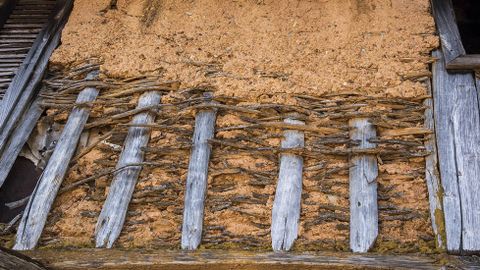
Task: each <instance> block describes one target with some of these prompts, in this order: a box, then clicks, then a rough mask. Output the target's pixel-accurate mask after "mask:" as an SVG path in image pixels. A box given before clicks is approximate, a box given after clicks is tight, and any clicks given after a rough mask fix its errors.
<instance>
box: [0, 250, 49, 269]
mask: <svg viewBox="0 0 480 270" xmlns="http://www.w3.org/2000/svg"><path fill="white" fill-rule="evenodd" d="M0 269H2V270H11V269H22V270H45V269H46V268H45V267H44V266H43V265H42V264H40V263H39V262H37V261H34V260H33V259H31V258H28V257H27V256H25V255H23V254H20V253H18V252H15V251H13V250H7V249H4V248H2V247H0Z"/></svg>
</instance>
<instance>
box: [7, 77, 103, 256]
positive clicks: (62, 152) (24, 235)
mask: <svg viewBox="0 0 480 270" xmlns="http://www.w3.org/2000/svg"><path fill="white" fill-rule="evenodd" d="M96 75H97V74H96V73H95V72H92V73H90V74H89V75H88V76H87V79H93V78H94V77H96ZM97 95H98V90H97V89H95V88H90V87H89V88H85V89H83V90H82V91H81V92H80V94H79V95H78V97H77V101H76V103H77V104H83V105H82V106H78V107H74V108H73V110H72V112H71V113H70V116H69V117H68V120H67V123H66V124H65V127H64V128H63V131H62V134H61V136H60V138H59V140H58V142H57V145H56V147H55V149H54V151H53V153H52V156H51V157H50V160H49V161H48V164H47V166H46V167H45V170H44V171H43V174H42V176H41V177H40V179H39V181H38V183H37V186H36V187H35V190H34V191H33V194H32V196H30V200H29V201H28V205H27V207H26V208H25V212H24V214H23V216H22V219H21V221H20V225H19V227H18V231H17V237H16V241H15V246H14V249H15V250H29V249H33V248H35V246H36V245H37V242H38V240H39V238H40V236H41V234H42V231H43V227H44V226H45V223H46V221H47V216H48V213H49V212H50V209H51V207H52V204H53V202H54V201H55V197H56V196H57V192H58V189H59V188H60V185H61V184H62V181H63V178H64V177H65V174H66V172H67V169H68V164H69V163H70V160H71V159H72V156H73V154H74V153H75V149H76V146H77V143H78V140H79V138H80V135H81V133H82V131H83V127H84V126H85V123H86V122H87V119H88V116H89V113H90V108H89V107H88V106H85V103H90V102H92V101H94V100H95V99H96V97H97Z"/></svg>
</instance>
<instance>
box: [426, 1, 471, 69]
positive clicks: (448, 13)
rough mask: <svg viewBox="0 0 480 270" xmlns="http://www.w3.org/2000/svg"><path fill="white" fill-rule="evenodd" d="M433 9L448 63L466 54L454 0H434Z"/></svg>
mask: <svg viewBox="0 0 480 270" xmlns="http://www.w3.org/2000/svg"><path fill="white" fill-rule="evenodd" d="M432 11H433V16H434V17H435V23H436V24H437V29H438V33H439V36H440V41H441V43H442V50H443V52H444V55H445V58H444V59H445V61H446V63H449V62H450V61H452V60H454V59H455V58H457V57H459V56H461V55H465V49H464V48H463V44H462V40H461V38H460V32H459V31H458V27H457V22H456V20H455V11H454V10H453V5H452V0H432Z"/></svg>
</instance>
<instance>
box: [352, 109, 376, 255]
mask: <svg viewBox="0 0 480 270" xmlns="http://www.w3.org/2000/svg"><path fill="white" fill-rule="evenodd" d="M349 125H350V128H351V129H350V139H352V140H356V141H358V142H359V145H358V146H356V147H355V148H358V149H368V148H375V147H376V145H375V144H374V143H370V142H369V140H370V139H374V138H375V137H376V136H377V135H376V130H375V127H374V126H373V125H372V124H371V123H370V122H369V121H368V119H364V118H358V119H352V120H350V121H349ZM350 163H351V165H352V167H351V168H350V176H349V177H350V249H351V250H352V251H353V252H368V250H369V249H370V248H371V247H372V246H373V244H374V243H375V240H376V239H377V236H378V203H377V176H378V165H377V158H376V157H375V156H372V155H358V156H352V157H351V158H350Z"/></svg>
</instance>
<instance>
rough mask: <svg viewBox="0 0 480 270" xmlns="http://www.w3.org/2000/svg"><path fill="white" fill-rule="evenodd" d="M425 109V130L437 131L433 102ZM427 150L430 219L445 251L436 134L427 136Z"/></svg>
mask: <svg viewBox="0 0 480 270" xmlns="http://www.w3.org/2000/svg"><path fill="white" fill-rule="evenodd" d="M427 91H428V93H427V94H428V95H431V94H432V86H431V82H430V80H428V81H427ZM423 105H424V106H425V107H426V109H425V123H424V126H425V128H427V129H429V130H431V131H432V132H434V131H435V122H434V119H433V100H432V99H431V98H427V99H425V100H424V101H423ZM425 150H427V151H428V152H429V153H430V154H429V155H428V156H426V157H425V181H426V183H427V189H428V201H429V205H430V219H431V221H432V229H433V233H434V234H435V244H436V247H437V248H439V249H441V250H444V249H445V248H446V246H445V240H446V239H444V238H445V236H444V234H445V221H444V216H443V206H442V200H443V189H442V184H441V183H440V172H439V170H438V158H437V142H436V137H435V133H432V134H429V135H427V140H425Z"/></svg>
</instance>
